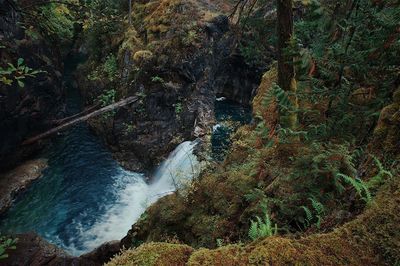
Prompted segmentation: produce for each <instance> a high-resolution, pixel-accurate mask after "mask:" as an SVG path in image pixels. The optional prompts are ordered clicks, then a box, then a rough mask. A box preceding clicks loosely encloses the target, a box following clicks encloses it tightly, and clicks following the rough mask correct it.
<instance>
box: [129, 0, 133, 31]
mask: <svg viewBox="0 0 400 266" xmlns="http://www.w3.org/2000/svg"><path fill="white" fill-rule="evenodd" d="M129 25H132V0H129Z"/></svg>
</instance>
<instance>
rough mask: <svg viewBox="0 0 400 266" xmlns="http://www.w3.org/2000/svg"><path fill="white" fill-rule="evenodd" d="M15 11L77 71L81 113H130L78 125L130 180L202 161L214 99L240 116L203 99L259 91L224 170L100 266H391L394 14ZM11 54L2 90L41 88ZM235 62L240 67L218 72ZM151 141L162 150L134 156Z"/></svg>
mask: <svg viewBox="0 0 400 266" xmlns="http://www.w3.org/2000/svg"><path fill="white" fill-rule="evenodd" d="M8 1H11V0H8ZM4 2H7V1H4ZM30 2H32V3H30ZM130 3H131V6H129V4H130ZM15 8H16V11H17V12H20V14H21V17H22V18H23V19H22V22H21V23H22V24H21V25H22V26H21V28H22V31H23V32H24V33H23V34H24V36H25V37H24V40H29V41H32V42H34V41H35V40H39V39H40V40H41V39H44V40H46V42H50V43H51V44H52V45H54V46H56V47H58V48H59V51H58V52H59V54H60V57H63V56H66V55H68V53H70V50H80V52H82V53H84V54H85V55H86V57H87V59H86V61H85V62H84V63H83V64H81V65H80V66H79V67H78V71H77V72H78V74H76V76H77V80H79V86H80V87H81V92H82V95H83V99H84V102H85V105H86V106H89V107H93V106H95V107H96V106H100V107H105V106H108V105H110V104H112V103H115V102H117V101H118V100H122V99H125V98H127V97H128V96H135V97H138V99H139V103H138V104H137V105H136V106H134V107H132V108H130V109H127V110H122V111H112V112H110V113H107V114H106V115H102V116H99V117H98V118H95V119H91V120H90V121H89V124H90V125H91V127H92V128H93V129H94V131H95V132H96V133H97V134H98V135H99V136H100V137H101V138H102V139H103V140H104V142H105V143H107V145H108V146H109V147H112V148H111V149H112V150H113V152H114V153H115V154H114V155H115V157H116V158H117V159H118V160H119V161H120V162H122V164H123V165H124V166H127V167H128V168H134V169H136V168H135V167H136V166H137V165H139V166H137V167H138V168H140V167H142V168H146V167H147V168H148V167H152V166H154V165H156V164H157V163H159V161H160V158H162V157H163V156H165V153H166V152H167V151H170V150H171V147H174V146H176V144H178V143H180V142H182V140H185V139H194V138H197V137H199V138H202V139H203V142H204V143H203V144H202V145H203V148H201V149H199V151H198V157H199V158H202V159H204V158H209V153H210V149H209V148H207V146H209V145H210V143H209V142H210V137H209V136H210V134H211V133H210V131H211V129H210V128H211V127H210V125H211V124H212V122H210V121H209V120H207V119H208V118H207V114H208V113H207V112H206V111H208V109H210V107H209V106H211V105H212V102H213V100H214V99H215V97H216V95H218V94H221V95H222V96H226V97H228V98H229V97H231V98H232V100H236V101H238V102H240V99H239V100H238V96H237V95H234V94H233V92H232V94H229V92H228V93H226V91H225V90H223V93H219V92H218V91H217V89H214V86H215V87H217V86H218V85H220V83H221V80H224V85H223V86H222V87H224V86H225V87H226V86H228V85H229V84H234V82H232V83H230V82H229V81H227V80H229V79H232V80H233V79H235V76H237V77H239V79H243V80H244V79H248V80H249V81H248V84H258V85H257V89H256V90H255V93H252V92H251V89H250V92H249V93H248V94H249V95H250V94H251V97H250V98H251V102H250V105H251V107H252V114H253V119H252V122H251V123H250V124H248V125H244V126H242V127H240V128H239V129H238V130H237V131H236V132H235V134H234V135H233V136H232V146H231V147H230V149H229V151H228V152H227V156H226V158H225V160H224V161H223V162H215V161H212V160H207V159H204V161H205V162H204V165H205V166H203V171H202V173H201V174H200V176H199V177H198V178H195V179H193V180H192V181H191V182H189V183H187V184H185V185H183V186H181V187H179V188H178V190H177V191H176V192H174V193H173V194H170V195H168V196H165V197H163V198H161V199H160V200H158V201H157V202H156V203H154V204H152V205H151V206H150V207H149V208H148V209H147V210H146V212H145V213H144V214H143V215H142V216H141V218H140V219H139V220H138V221H137V222H136V223H135V224H134V225H133V226H132V229H131V230H130V231H129V233H128V235H127V236H126V237H125V238H124V239H123V240H122V242H121V246H123V247H124V248H126V249H127V250H124V251H122V253H121V254H120V255H118V256H116V257H115V258H114V259H112V261H111V262H110V263H109V264H108V265H303V264H304V265H398V264H399V263H400V228H399V225H398V224H399V222H400V218H399V216H398V212H399V211H400V209H399V206H400V205H399V200H400V182H399V180H400V179H399V174H400V1H398V0H386V1H381V0H342V1H335V0H302V1H295V0H276V1H269V0H236V1H234V0H215V1H185V0H149V1H132V2H130V1H115V0H91V1H89V0H85V1H82V0H80V1H78V0H76V1H73V0H69V1H63V2H57V1H43V2H40V1H37V2H36V1H28V0H24V1H17V2H16V3H15ZM129 11H131V13H130V14H128V13H129ZM225 20H226V24H224V23H225ZM226 25H227V26H226ZM5 39H6V38H4V40H5ZM71 47H72V48H71ZM13 49H15V48H14V47H13V43H12V42H9V41H7V42H4V44H3V43H2V44H1V46H0V50H5V51H6V52H2V53H1V55H2V58H1V60H2V61H1V66H0V83H2V86H1V90H9V89H11V88H12V89H13V90H24V89H27V88H25V87H26V86H25V85H26V84H25V83H26V80H27V81H28V82H27V85H29V86H30V84H31V83H34V82H35V79H37V78H38V77H40V76H43V75H48V71H49V70H48V69H47V68H46V67H45V64H37V65H36V66H33V65H31V64H30V63H32V62H33V61H32V60H31V59H26V58H24V57H23V56H22V55H21V54H20V51H19V50H18V49H17V50H13ZM6 55H7V56H6ZM233 57H234V58H235V60H237V62H240V63H239V65H240V66H237V65H234V64H232V65H233V67H232V66H228V64H226V61H224V60H225V59H226V58H233ZM238 58H239V59H238ZM221 62H222V63H221ZM235 62H236V61H235ZM49 64H51V62H49ZM224 67H226V69H224ZM210 69H211V70H210ZM232 69H238V70H239V72H241V73H240V75H239V74H238V75H236V74H235V72H234V70H232ZM221 77H223V78H221ZM246 82H247V81H246ZM199 84H200V85H199ZM204 84H205V85H204ZM227 84H228V85H227ZM200 87H201V88H205V89H201V88H200ZM238 87H240V86H238ZM249 87H251V86H250V85H249ZM199 88H200V89H199ZM244 88H245V85H243V89H244ZM246 88H247V87H246ZM214 90H215V91H214ZM232 90H233V89H232ZM209 91H213V92H212V93H210V92H209ZM221 91H222V90H221ZM239 98H240V97H239ZM210 99H211V100H210ZM198 102H199V105H200V106H197V103H198ZM210 102H211V103H210ZM200 103H201V104H200ZM208 104H211V105H208ZM196 108H197V109H196ZM192 109H196V111H195V112H194V111H193V112H192ZM211 109H212V108H211ZM160 117H162V119H164V118H165V120H167V121H168V124H169V126H170V127H171V129H169V128H167V129H166V126H165V125H163V126H159V125H158V124H157V123H158V122H159V120H157V119H161V118H160ZM156 118H157V119H156ZM202 119H203V120H202ZM149 121H150V122H149ZM154 121H156V122H154ZM199 121H200V122H199ZM146 122H149V123H150V124H151V125H149V124H146ZM208 122H210V123H209V124H207V123H208ZM160 123H161V122H160ZM156 124H157V125H156ZM193 124H195V126H196V125H199V126H198V127H199V128H201V130H200V129H199V131H201V133H199V134H197V133H196V132H195V133H192V131H194V128H193ZM203 125H206V126H204V127H202V126H203ZM142 127H143V128H142ZM144 127H146V128H145V129H144ZM41 128H43V127H41ZM204 128H206V129H204ZM138 132H139V133H138ZM150 134H153V135H151V136H153V137H154V139H155V140H154V142H157V143H154V142H152V143H149V144H146V145H147V146H143V147H144V148H143V147H142V148H138V146H139V145H140V144H141V142H145V141H147V140H146V138H145V137H141V136H147V135H150ZM26 136H27V135H25V136H24V137H26ZM20 140H21V141H22V139H20ZM142 144H143V143H142ZM143 145H144V144H143ZM126 161H129V162H132V161H134V162H135V164H133V163H127V162H126ZM138 162H140V163H138ZM132 165H134V166H132ZM10 247H11V248H17V249H18V244H16V242H15V241H14V240H12V238H10V239H9V238H6V237H1V238H0V259H2V258H3V257H4V258H5V257H6V255H4V254H5V253H6V252H7V251H6V250H7V249H8V250H11V249H10Z"/></svg>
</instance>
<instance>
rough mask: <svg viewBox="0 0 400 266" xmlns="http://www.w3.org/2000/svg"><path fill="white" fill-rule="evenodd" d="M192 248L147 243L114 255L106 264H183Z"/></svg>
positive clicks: (145, 265) (131, 265) (157, 265)
mask: <svg viewBox="0 0 400 266" xmlns="http://www.w3.org/2000/svg"><path fill="white" fill-rule="evenodd" d="M192 252H193V248H191V247H189V246H186V245H179V244H169V243H148V244H144V245H142V246H140V247H138V248H136V249H129V250H125V251H123V252H122V254H120V255H117V256H115V257H114V258H113V259H112V260H111V261H110V262H109V263H107V264H106V266H117V265H124V266H181V265H182V266H183V265H186V262H187V261H188V259H189V257H190V254H191V253H192Z"/></svg>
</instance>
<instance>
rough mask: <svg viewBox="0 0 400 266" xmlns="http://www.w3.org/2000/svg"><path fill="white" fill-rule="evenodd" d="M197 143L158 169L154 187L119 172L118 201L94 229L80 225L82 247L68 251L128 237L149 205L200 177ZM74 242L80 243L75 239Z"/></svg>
mask: <svg viewBox="0 0 400 266" xmlns="http://www.w3.org/2000/svg"><path fill="white" fill-rule="evenodd" d="M197 143H198V141H193V142H190V141H186V142H183V143H182V144H180V145H179V146H178V147H177V148H176V149H175V150H174V151H173V152H172V153H171V154H170V155H169V157H168V158H167V159H166V160H165V161H164V162H163V163H162V164H161V165H160V166H159V167H158V169H157V170H156V171H155V173H154V175H153V178H152V182H151V183H150V184H147V183H146V182H144V178H143V176H142V175H140V174H138V173H134V172H129V171H126V170H123V169H122V168H121V169H119V174H118V175H116V176H115V177H114V178H115V183H114V191H115V193H116V198H117V200H116V201H115V202H114V203H113V204H112V205H111V206H105V209H106V211H105V213H104V214H103V215H102V216H101V217H100V218H99V219H98V220H97V221H96V222H95V223H94V224H93V225H91V226H82V225H76V227H80V228H81V230H80V231H81V232H80V236H79V238H80V239H81V241H79V242H81V243H82V245H80V247H75V246H71V247H69V248H68V250H69V251H70V252H71V253H73V254H80V253H82V252H86V251H90V250H92V249H94V248H96V247H98V246H99V245H101V244H102V243H104V242H107V241H110V240H115V239H121V238H122V237H124V236H125V235H126V233H127V232H128V230H129V229H130V227H131V225H132V224H133V223H135V222H136V221H137V220H138V219H139V217H140V215H141V214H142V213H143V212H144V211H145V210H146V208H147V207H148V206H149V205H151V204H152V203H154V202H155V201H157V200H158V199H159V198H161V197H163V196H165V195H168V194H170V193H173V192H174V191H175V190H176V189H177V188H179V187H181V186H182V185H184V184H185V182H189V181H190V180H191V179H192V178H194V177H196V176H197V175H198V174H199V173H200V163H199V161H198V160H197V157H196V156H195V155H194V154H193V149H194V147H195V146H196V145H197ZM83 227H84V228H83ZM85 229H86V230H85ZM71 242H72V243H73V242H76V241H73V239H71Z"/></svg>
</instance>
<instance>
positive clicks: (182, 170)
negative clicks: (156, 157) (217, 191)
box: [149, 141, 200, 201]
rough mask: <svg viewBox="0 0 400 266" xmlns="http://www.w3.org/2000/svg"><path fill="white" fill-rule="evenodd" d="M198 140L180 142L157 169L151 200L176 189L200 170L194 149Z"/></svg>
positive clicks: (152, 185) (151, 188)
mask: <svg viewBox="0 0 400 266" xmlns="http://www.w3.org/2000/svg"><path fill="white" fill-rule="evenodd" d="M197 143H198V141H193V142H190V141H186V142H183V143H182V144H180V145H179V146H178V147H177V148H176V149H175V150H174V151H173V152H172V153H171V154H170V155H169V156H168V158H167V160H165V161H164V162H163V163H162V164H161V165H160V167H159V168H158V169H157V171H156V172H155V174H154V176H153V182H152V184H151V185H150V195H149V196H150V201H155V200H157V199H158V198H159V197H160V196H163V195H166V194H169V193H171V192H173V191H175V190H176V189H177V188H179V187H180V186H182V185H184V183H185V182H187V181H190V180H191V179H192V178H193V177H195V176H197V175H198V174H199V172H200V167H199V165H200V164H199V162H198V160H197V157H196V155H194V154H193V149H194V147H195V146H196V145H197Z"/></svg>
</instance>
